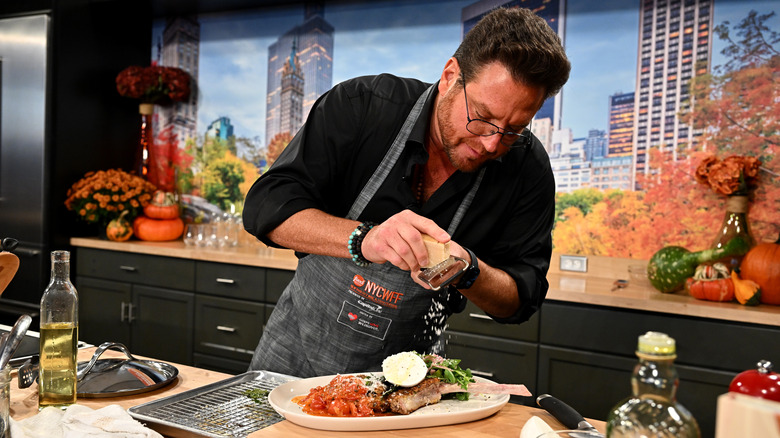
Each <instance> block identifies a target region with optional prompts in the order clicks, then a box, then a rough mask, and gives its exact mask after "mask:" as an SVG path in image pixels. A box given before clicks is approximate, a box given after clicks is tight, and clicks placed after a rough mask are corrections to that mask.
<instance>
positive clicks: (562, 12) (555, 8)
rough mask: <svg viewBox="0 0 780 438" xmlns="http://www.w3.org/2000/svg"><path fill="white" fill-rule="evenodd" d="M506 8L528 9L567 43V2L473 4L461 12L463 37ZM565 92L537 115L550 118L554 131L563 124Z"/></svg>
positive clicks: (516, 0)
mask: <svg viewBox="0 0 780 438" xmlns="http://www.w3.org/2000/svg"><path fill="white" fill-rule="evenodd" d="M498 7H504V8H517V7H519V8H527V9H530V10H532V11H533V12H534V13H535V14H536V15H538V16H540V17H542V18H544V19H545V21H547V24H549V25H550V27H551V28H552V29H553V30H554V31H555V32H556V33H557V34H558V36H560V37H561V41H565V38H564V36H565V30H566V24H565V18H566V0H510V1H507V0H480V1H478V2H476V3H472V4H470V5H468V6H466V7H465V8H463V11H462V12H461V20H462V21H463V35H465V34H466V33H467V32H468V31H469V30H471V28H472V27H474V25H475V24H477V22H478V21H479V20H480V19H481V18H482V17H484V16H485V14H487V13H488V12H490V11H491V10H493V9H495V8H498ZM562 98H563V91H561V92H559V93H558V94H557V95H555V96H554V97H551V98H550V99H547V100H546V101H545V102H544V104H543V105H542V108H541V109H540V110H539V111H538V112H537V113H536V117H535V118H536V119H543V118H549V119H550V120H551V123H552V127H553V129H560V123H561V99H562Z"/></svg>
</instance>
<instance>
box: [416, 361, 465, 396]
mask: <svg viewBox="0 0 780 438" xmlns="http://www.w3.org/2000/svg"><path fill="white" fill-rule="evenodd" d="M420 357H422V359H423V360H424V361H425V364H426V365H428V375H429V376H433V377H438V378H439V379H440V380H442V381H444V382H447V383H455V384H457V385H459V386H460V387H461V388H463V389H468V388H469V383H471V382H474V381H475V380H474V376H472V375H471V370H470V369H468V368H466V369H463V368H461V367H460V359H445V358H443V357H441V356H439V355H437V354H427V355H420ZM454 396H455V398H457V399H458V400H463V401H466V400H468V399H469V393H468V392H456V393H454Z"/></svg>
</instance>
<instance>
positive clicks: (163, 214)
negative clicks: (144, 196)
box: [144, 190, 179, 219]
mask: <svg viewBox="0 0 780 438" xmlns="http://www.w3.org/2000/svg"><path fill="white" fill-rule="evenodd" d="M144 215H145V216H147V217H150V218H153V219H173V218H177V217H179V205H178V204H177V203H176V197H175V196H174V194H173V193H171V192H163V191H162V190H157V191H156V192H154V194H153V195H152V201H151V202H149V204H147V205H146V206H145V207H144Z"/></svg>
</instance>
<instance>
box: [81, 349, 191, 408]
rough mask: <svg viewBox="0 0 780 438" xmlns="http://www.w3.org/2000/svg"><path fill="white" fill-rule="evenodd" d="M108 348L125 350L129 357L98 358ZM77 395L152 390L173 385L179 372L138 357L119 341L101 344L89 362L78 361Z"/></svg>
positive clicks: (174, 368) (171, 367)
mask: <svg viewBox="0 0 780 438" xmlns="http://www.w3.org/2000/svg"><path fill="white" fill-rule="evenodd" d="M107 349H117V350H120V351H121V352H123V353H124V354H125V355H126V356H127V359H99V358H100V355H101V354H103V353H104V352H105V351H106V350H107ZM77 375H78V379H79V381H78V386H77V396H78V397H85V398H98V397H120V396H125V395H133V394H139V393H143V392H147V391H153V390H155V389H157V388H161V387H163V386H165V385H168V384H170V383H171V382H173V381H174V380H176V378H177V377H178V375H179V370H178V369H177V368H176V367H174V366H173V365H170V364H167V363H164V362H159V361H154V360H143V359H136V358H135V357H133V356H132V355H131V354H130V352H129V351H128V350H127V347H125V346H124V345H122V344H120V343H117V342H106V343H103V344H102V345H100V347H98V349H97V350H95V354H94V355H93V356H92V359H91V360H90V361H89V362H80V363H79V364H78V372H77Z"/></svg>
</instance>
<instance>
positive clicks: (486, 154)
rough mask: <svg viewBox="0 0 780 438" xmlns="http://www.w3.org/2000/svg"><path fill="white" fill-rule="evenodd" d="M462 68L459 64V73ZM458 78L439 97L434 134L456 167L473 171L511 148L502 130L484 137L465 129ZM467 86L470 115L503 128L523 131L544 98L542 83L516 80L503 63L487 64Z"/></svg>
mask: <svg viewBox="0 0 780 438" xmlns="http://www.w3.org/2000/svg"><path fill="white" fill-rule="evenodd" d="M449 66H450V65H449V64H448V67H449ZM448 67H447V68H448ZM459 71H460V70H459V68H458V75H459ZM455 80H456V78H455V79H453V80H452V82H451V84H450V85H449V87H448V89H447V91H446V92H445V93H444V94H443V95H442V96H441V98H440V99H439V102H438V104H437V108H436V109H437V111H436V113H437V114H436V125H437V126H438V130H435V131H434V132H433V133H432V134H433V135H434V136H435V137H436V138H434V141H435V142H436V141H438V142H440V144H441V147H442V148H443V150H444V152H445V153H446V154H447V157H448V158H449V160H450V163H451V164H452V165H453V166H454V167H455V168H456V169H458V170H460V171H462V172H473V171H476V170H477V169H479V168H480V167H482V165H484V164H485V163H486V162H487V161H489V160H495V159H496V158H498V157H500V156H502V155H504V154H506V153H507V152H509V149H510V148H509V147H508V146H506V145H504V144H503V143H501V134H495V135H492V136H487V137H483V136H478V135H475V134H472V133H471V132H469V131H468V130H467V129H466V124H467V123H468V119H467V117H466V98H465V97H464V91H463V88H462V87H460V86H458V85H457V84H456V83H455V82H454V81H455ZM465 86H466V94H467V96H468V110H469V117H470V118H471V119H482V120H485V121H488V122H490V123H492V124H494V125H496V126H498V127H499V128H502V130H508V131H513V132H522V130H523V128H525V127H527V126H528V125H529V124H530V123H531V120H532V119H533V116H534V114H536V111H538V110H539V108H541V106H542V103H543V101H544V90H543V89H542V88H541V87H534V86H529V85H524V84H520V83H517V82H515V81H514V79H512V76H511V75H510V74H509V72H508V71H507V70H506V68H504V67H503V66H502V65H501V64H500V63H492V64H488V65H487V66H485V67H484V68H483V69H482V71H480V72H479V74H478V75H477V76H476V77H475V78H474V79H473V80H471V81H469V82H467V83H466V84H465ZM436 131H438V132H436Z"/></svg>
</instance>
